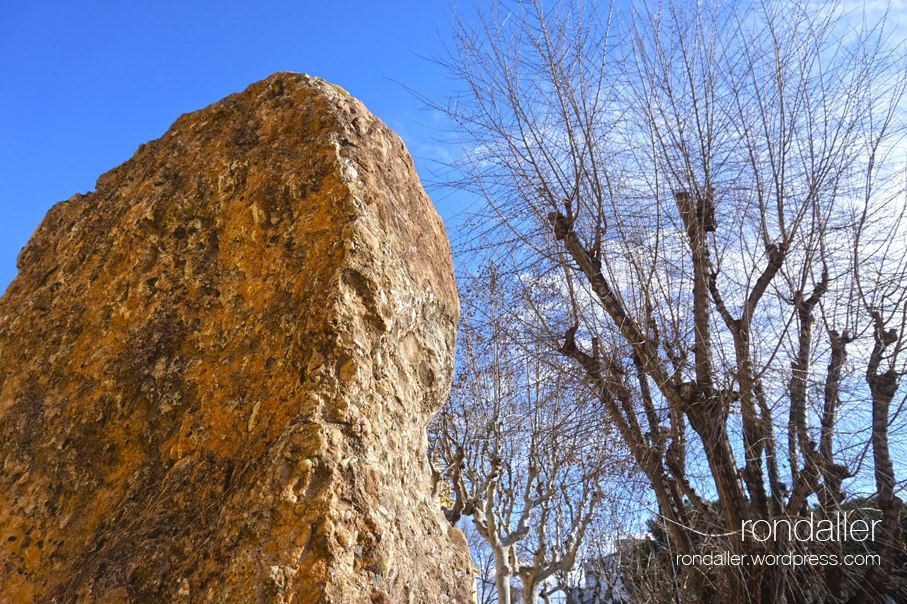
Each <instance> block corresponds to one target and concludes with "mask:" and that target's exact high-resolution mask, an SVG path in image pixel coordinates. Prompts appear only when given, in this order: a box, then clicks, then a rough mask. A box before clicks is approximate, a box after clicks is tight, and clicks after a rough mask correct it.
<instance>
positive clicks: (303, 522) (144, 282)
mask: <svg viewBox="0 0 907 604" xmlns="http://www.w3.org/2000/svg"><path fill="white" fill-rule="evenodd" d="M18 267H19V274H18V276H17V277H16V279H15V280H14V281H13V283H12V284H11V285H10V286H9V289H8V290H7V291H6V294H5V295H4V296H3V298H2V300H0V439H2V440H0V443H2V444H0V594H2V597H0V600H2V602H4V603H6V602H23V603H24V602H59V603H68V602H103V603H107V604H115V603H124V604H125V603H142V602H288V603H289V602H293V603H297V604H302V603H305V602H322V603H327V602H333V603H336V604H340V603H348V602H350V603H356V602H368V603H377V602H395V603H396V602H402V603H407V604H409V603H434V602H457V603H460V602H463V603H465V602H470V601H471V596H470V586H471V583H472V581H471V574H470V566H469V560H468V552H467V551H466V550H465V548H464V545H465V541H464V540H463V537H462V534H459V533H458V532H457V531H456V529H449V528H447V526H446V523H445V522H444V521H443V517H442V516H441V513H440V510H439V508H438V507H437V506H436V505H434V504H433V503H432V502H431V500H430V496H429V488H428V484H427V483H428V469H427V462H426V459H425V454H424V451H425V424H426V422H427V421H428V419H429V418H430V416H431V415H432V413H434V412H435V411H436V410H437V409H438V408H439V406H440V405H441V403H442V401H443V399H444V398H445V397H446V395H447V391H448V387H449V384H450V380H451V374H452V363H453V347H454V331H455V326H456V323H457V314H458V305H457V298H456V288H455V285H454V278H453V270H452V266H451V260H450V251H449V247H448V243H447V239H446V236H445V233H444V229H443V225H442V223H441V221H440V219H439V218H438V215H437V214H436V212H435V210H434V208H433V207H432V205H431V202H430V201H429V199H428V198H427V197H426V195H425V193H424V192H423V190H422V188H421V185H420V183H419V180H418V178H417V176H416V173H415V170H414V168H413V164H412V160H411V159H410V157H409V155H408V154H407V152H406V150H405V148H404V146H403V143H402V142H401V141H400V139H399V138H398V137H397V136H396V135H394V134H393V133H392V132H391V131H390V130H388V129H387V128H386V127H385V126H384V125H383V124H382V123H381V122H380V121H379V120H378V119H377V118H375V117H373V116H372V115H371V114H370V113H368V111H367V110H366V109H365V108H364V106H363V105H362V104H361V103H360V102H359V101H357V100H356V99H353V98H351V97H350V96H349V95H348V94H347V93H346V92H345V91H343V90H342V89H340V88H338V87H336V86H333V85H331V84H328V83H326V82H324V81H322V80H319V79H317V78H311V77H308V76H305V75H300V74H291V73H277V74H274V75H273V76H271V77H269V78H268V79H266V80H264V81H261V82H258V83H255V84H253V85H251V86H250V87H249V88H248V89H247V90H245V91H244V92H242V93H238V94H234V95H231V96H229V97H227V98H226V99H224V100H222V101H220V102H218V103H215V104H213V105H211V106H209V107H207V108H205V109H202V110H200V111H196V112H194V113H190V114H186V115H183V116H182V117H180V118H179V119H178V120H177V121H176V123H175V124H173V126H172V127H171V128H170V130H169V131H168V132H167V133H166V134H165V135H164V136H163V137H162V138H160V139H158V140H154V141H151V142H149V143H147V144H145V145H142V146H140V147H139V150H138V151H137V152H136V153H135V155H134V157H132V158H131V159H130V160H128V161H127V162H126V163H124V164H123V165H121V166H119V167H117V168H114V169H113V170H111V171H109V172H107V173H106V174H104V175H102V176H101V177H100V178H99V179H98V182H97V190H96V191H94V192H93V193H89V194H87V195H75V196H74V197H72V198H71V199H69V200H68V201H64V202H61V203H58V204H57V205H55V206H54V207H53V208H52V209H51V210H50V211H49V212H48V213H47V216H45V218H44V220H43V221H42V222H41V224H40V226H39V227H38V229H37V230H36V231H35V233H34V234H33V235H32V237H31V239H30V240H29V242H28V244H27V245H26V246H25V247H24V248H23V249H22V252H21V254H20V256H19V259H18Z"/></svg>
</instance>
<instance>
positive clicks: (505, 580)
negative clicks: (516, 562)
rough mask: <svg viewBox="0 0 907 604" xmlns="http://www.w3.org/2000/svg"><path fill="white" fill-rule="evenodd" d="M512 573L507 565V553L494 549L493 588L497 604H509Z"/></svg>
mask: <svg viewBox="0 0 907 604" xmlns="http://www.w3.org/2000/svg"><path fill="white" fill-rule="evenodd" d="M512 576H513V573H512V571H511V569H510V566H509V565H508V564H507V551H506V550H501V549H499V548H494V587H495V589H496V590H497V592H498V604H510V577H512Z"/></svg>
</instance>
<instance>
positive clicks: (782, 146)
mask: <svg viewBox="0 0 907 604" xmlns="http://www.w3.org/2000/svg"><path fill="white" fill-rule="evenodd" d="M641 6H642V8H639V9H638V10H636V12H627V11H628V10H629V9H626V10H624V11H619V10H613V11H610V12H608V11H604V12H603V11H602V10H601V7H599V6H596V5H584V4H580V3H574V2H559V3H554V4H553V5H551V6H548V5H543V4H542V3H541V2H539V1H536V2H529V3H522V2H520V3H517V2H514V3H505V2H492V3H491V4H490V6H489V7H488V8H487V9H486V10H484V11H480V12H478V13H477V15H476V17H475V19H474V20H467V19H466V18H463V17H461V16H457V15H455V16H454V18H453V21H452V22H453V26H454V27H453V30H454V32H453V36H454V38H453V43H452V44H453V45H452V47H451V48H450V57H449V58H448V59H447V60H445V61H442V62H443V63H444V64H445V65H446V67H447V68H448V69H449V71H450V72H451V74H452V76H453V77H454V78H456V79H457V80H458V81H460V82H461V83H463V85H464V87H463V90H462V91H461V92H460V93H458V94H457V95H455V96H454V97H452V98H451V99H450V102H449V103H446V104H435V105H434V106H435V107H436V108H438V109H441V110H443V111H445V112H446V113H447V115H448V116H449V117H450V118H451V119H452V120H453V122H454V124H455V127H456V131H457V135H458V137H459V140H461V141H462V142H463V143H464V144H465V148H466V153H465V157H464V161H463V162H461V163H459V164H458V165H457V166H456V169H457V171H458V174H459V175H460V176H459V179H458V181H457V182H456V183H455V184H456V186H459V187H461V188H464V189H466V190H469V191H471V192H473V193H475V194H476V195H477V196H478V197H479V198H480V199H482V200H483V201H484V206H482V208H480V209H479V210H477V211H476V213H475V214H474V216H473V219H474V221H473V223H472V231H471V232H470V234H469V236H470V237H472V236H475V234H476V233H480V234H481V236H482V237H483V239H482V242H483V243H484V241H486V240H487V241H493V242H495V245H494V246H492V247H490V248H489V247H487V246H485V245H482V246H477V247H479V248H480V251H481V252H482V253H484V254H491V255H493V257H494V259H495V261H496V262H498V263H500V264H501V265H502V266H507V267H508V268H509V272H510V274H512V275H514V276H515V277H516V278H517V279H519V280H520V281H521V282H522V283H523V285H524V293H523V297H524V299H525V300H527V301H528V302H527V304H528V305H529V306H530V307H531V308H532V309H533V313H532V314H531V315H530V316H529V317H528V318H527V315H526V313H525V312H523V311H521V313H520V314H519V315H518V316H513V317H512V318H511V319H510V320H511V321H512V322H514V323H520V322H526V321H529V320H530V319H531V322H533V324H534V325H535V328H536V329H537V331H538V334H539V337H540V339H541V340H545V339H547V341H548V342H552V343H553V344H552V348H554V349H556V350H557V351H558V352H559V353H560V354H561V355H562V356H563V358H564V359H565V361H567V363H566V364H565V365H564V368H565V372H564V375H565V376H575V375H577V374H576V373H575V370H579V372H578V373H579V378H578V380H577V381H576V382H574V383H573V384H572V385H565V387H566V388H567V391H570V392H577V397H578V398H581V397H580V395H579V394H578V390H577V389H578V388H580V387H583V388H585V389H586V391H587V392H588V393H590V394H591V395H593V396H594V397H595V398H596V399H597V400H598V401H599V402H600V404H601V406H602V408H603V409H604V410H605V411H606V413H607V416H608V418H609V419H610V421H611V423H612V425H613V426H614V428H615V431H616V433H617V434H618V435H619V438H620V439H621V440H622V442H623V443H624V444H625V445H626V447H628V448H629V450H630V451H631V452H632V455H633V457H634V459H635V461H636V463H637V464H638V467H639V469H640V470H641V471H642V473H643V474H644V475H645V476H646V477H647V481H648V484H649V486H650V488H651V489H652V491H653V493H654V496H655V498H656V499H657V502H658V508H659V513H660V515H661V518H662V520H663V522H664V524H665V525H666V526H667V531H668V534H669V537H670V540H671V543H672V544H673V545H672V547H673V548H674V549H675V553H676V554H679V555H692V554H697V553H700V554H701V553H704V552H712V551H723V552H728V553H729V554H733V555H736V556H740V557H741V558H740V559H741V560H742V561H743V562H742V563H741V564H739V565H726V566H720V567H719V566H705V565H700V566H688V567H685V568H684V569H683V571H684V573H685V578H684V581H685V584H684V589H686V590H688V591H689V592H690V593H692V594H695V595H696V596H697V597H698V598H699V600H700V601H706V602H729V601H733V602H780V601H785V600H786V601H788V602H793V601H806V600H808V599H816V598H818V599H821V600H823V601H827V602H843V601H851V602H870V601H873V600H874V599H876V598H878V597H879V596H880V595H881V594H885V593H888V592H890V591H892V590H894V589H896V588H897V587H898V586H897V585H896V584H895V583H894V581H893V580H892V565H893V561H894V558H895V556H896V555H897V554H898V553H899V551H900V548H901V543H902V541H901V538H900V528H899V524H898V518H899V514H900V510H901V507H902V504H901V500H900V499H899V497H898V496H897V494H898V492H899V491H900V489H901V488H903V484H902V483H899V482H898V481H897V480H896V478H895V462H894V461H893V460H892V455H891V447H892V440H891V435H892V431H899V430H902V429H903V427H904V423H903V417H902V411H903V406H904V399H903V398H901V399H896V395H897V392H898V385H899V379H900V376H901V375H903V373H904V371H905V353H904V346H905V344H907V339H905V333H904V332H905V325H907V321H905V313H907V294H905V291H907V279H905V277H907V264H905V260H904V258H905V256H907V254H905V245H904V241H905V234H907V233H905V230H907V229H905V224H904V221H903V218H904V212H905V209H904V186H903V185H904V182H903V172H902V166H898V165H893V162H895V161H903V157H899V156H898V155H897V154H898V153H902V152H903V146H902V144H903V141H904V138H903V135H904V121H903V117H904V114H903V102H902V101H903V95H904V88H905V77H904V72H903V66H904V65H905V62H904V56H903V52H902V50H901V49H899V48H894V49H892V48H890V47H889V46H888V45H887V44H888V42H887V39H886V37H885V36H884V35H883V34H884V28H883V25H884V21H881V22H880V24H879V25H876V26H868V25H866V22H867V19H866V18H865V16H864V18H862V19H861V18H860V15H856V16H854V15H847V14H843V13H842V11H841V9H840V7H838V6H829V7H821V8H817V7H816V5H814V4H808V3H806V2H805V1H802V2H801V1H796V0H795V1H792V2H773V1H771V0H766V1H764V2H752V3H733V2H732V3H730V4H717V3H715V4H711V3H692V2H691V3H684V2H679V1H675V0H665V1H664V2H660V3H659V2H656V3H651V4H647V3H643V4H642V5H641ZM892 406H894V408H893V409H892ZM896 459H897V458H895V461H896ZM493 474H494V472H492V473H491V474H490V475H493ZM527 476H529V474H527ZM486 480H487V479H486ZM482 484H484V483H482ZM489 484H490V483H489ZM861 491H866V492H868V494H871V495H873V496H874V497H875V500H876V501H877V502H878V505H879V508H880V509H881V518H882V520H881V523H880V526H879V529H878V533H877V535H876V550H875V551H876V552H877V553H878V555H879V556H880V560H881V563H880V564H878V565H875V566H871V567H869V569H868V570H867V569H865V568H858V567H846V566H844V565H843V561H842V559H841V555H842V550H841V547H840V545H841V544H840V542H839V541H836V540H828V541H827V542H826V543H824V547H825V553H826V554H827V555H828V556H829V558H827V559H829V560H835V561H836V562H837V563H836V564H827V565H825V566H824V567H823V566H821V565H820V566H818V567H816V568H813V567H812V566H810V565H800V566H785V565H767V564H758V563H753V561H754V560H755V558H754V557H755V556H761V555H766V554H782V553H787V552H788V551H790V550H791V549H792V548H793V549H796V548H806V549H804V550H803V551H807V550H808V548H809V547H811V545H810V544H804V543H800V542H799V541H798V539H797V538H796V536H795V537H794V538H793V539H791V538H790V536H789V534H788V533H784V534H783V535H780V534H777V533H773V534H772V538H767V539H765V540H761V537H763V536H765V533H764V532H763V533H758V532H757V533H753V530H752V529H753V526H763V527H764V526H768V527H772V526H775V527H777V526H779V525H778V524H777V522H778V521H779V520H781V521H785V520H786V521H787V522H788V523H789V524H791V523H792V522H793V521H794V520H796V519H797V518H798V517H802V516H803V515H807V516H808V514H807V510H808V506H809V505H811V504H812V503H815V504H816V505H818V509H819V511H820V515H819V517H820V518H821V519H825V520H829V519H832V518H834V514H835V512H836V511H839V510H840V506H841V503H842V502H843V501H844V500H845V499H846V498H847V497H848V495H850V494H854V493H858V492H861ZM527 496H528V495H527ZM709 500H714V503H715V504H714V505H712V504H710V502H709ZM526 501H527V502H528V501H529V499H527V500H526ZM693 516H695V519H694V518H693ZM761 521H765V524H764V525H762V524H760V522H761ZM789 524H788V525H789ZM748 526H749V529H747V527H748ZM780 526H781V527H782V528H783V527H784V526H787V525H786V524H785V523H784V522H782V523H781V524H780ZM518 530H520V529H518ZM782 532H783V531H782Z"/></svg>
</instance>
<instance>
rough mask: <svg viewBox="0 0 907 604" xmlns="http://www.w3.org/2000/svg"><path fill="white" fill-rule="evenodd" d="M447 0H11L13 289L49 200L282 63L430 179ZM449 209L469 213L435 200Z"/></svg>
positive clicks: (1, 70)
mask: <svg viewBox="0 0 907 604" xmlns="http://www.w3.org/2000/svg"><path fill="white" fill-rule="evenodd" d="M447 11H448V8H447V4H446V2H444V1H443V0H441V1H434V0H428V1H426V2H413V1H409V2H407V1H394V0H384V1H382V2H362V1H359V0H356V1H339V2H336V3H334V4H329V3H327V2H314V1H312V0H297V1H295V2H294V1H289V0H287V1H284V0H280V1H262V2H257V3H255V4H254V5H253V3H250V2H235V1H229V0H226V1H225V0H221V1H218V2H214V1H211V0H203V1H192V0H189V1H186V0H183V1H181V2H176V1H172V0H157V1H155V2H128V1H127V2H123V1H119V2H113V1H107V0H105V1H98V0H91V1H90V2H82V3H75V2H60V1H53V0H29V1H28V2H19V1H16V0H0V115H2V119H0V215H2V220H0V292H2V291H4V290H5V289H6V287H7V285H8V284H9V282H10V281H12V279H13V277H15V275H16V264H15V263H16V255H17V254H18V253H19V250H20V249H21V248H22V246H23V245H25V242H26V241H27V240H28V237H29V236H30V235H31V233H32V231H33V230H34V229H35V227H36V226H37V225H38V223H39V222H40V221H41V218H42V217H43V216H44V214H45V212H47V210H48V208H50V206H51V205H53V204H54V203H56V202H57V201H60V200H63V199H68V198H69V197H70V196H72V195H73V194H74V193H84V192H86V191H89V190H93V189H94V183H95V180H96V179H97V177H98V176H100V175H101V174H102V173H103V172H105V171H107V170H109V169H110V168H113V167H114V166H117V165H119V164H120V163H122V162H124V161H126V160H127V159H128V158H129V157H131V156H132V154H133V152H134V151H135V149H136V148H137V147H138V146H139V144H141V143H144V142H146V141H148V140H151V139H154V138H158V137H159V136H161V135H162V134H163V133H164V132H165V131H166V130H167V128H168V127H169V126H170V124H171V123H173V121H174V120H176V118H177V117H179V115H180V114H182V113H186V112H189V111H194V110H196V109H200V108H202V107H204V106H206V105H209V104H211V103H213V102H215V101H217V100H219V99H221V98H223V97H225V96H227V95H228V94H231V93H233V92H237V91H240V90H243V89H244V88H245V87H246V86H248V85H249V84H250V83H252V82H255V81H257V80H260V79H262V78H265V77H267V76H268V75H269V74H271V73H273V72H275V71H298V72H305V73H308V74H310V75H316V76H319V77H322V78H324V79H326V80H328V81H330V82H332V83H335V84H338V85H340V86H342V87H343V88H345V89H346V90H347V91H349V92H350V94H352V95H353V96H355V97H357V98H359V99H360V100H362V101H363V102H364V103H365V105H366V107H368V108H369V110H371V111H372V113H374V114H375V115H377V116H378V117H380V118H381V119H382V120H383V121H384V122H385V124H387V125H388V126H390V127H391V128H392V129H394V130H395V131H396V132H397V133H398V134H399V135H400V136H401V137H402V138H403V140H404V142H405V143H406V145H407V147H408V148H409V150H410V152H411V153H412V154H413V155H414V156H415V159H416V166H417V168H418V169H419V173H420V175H422V176H423V178H426V177H427V176H428V170H429V169H430V168H431V167H432V166H431V162H430V161H429V160H430V159H431V158H437V157H440V156H441V155H440V154H443V153H444V152H445V151H444V149H442V148H440V146H439V145H436V144H433V143H432V138H433V137H434V136H436V133H435V132H433V131H432V129H431V128H430V127H429V126H431V125H438V124H439V122H438V119H439V118H438V116H437V115H435V114H433V113H429V112H425V111H420V107H421V104H420V103H419V102H418V101H417V100H416V99H414V98H413V97H412V96H411V95H410V94H409V93H408V92H407V91H406V90H404V89H403V88H402V87H401V86H400V84H397V83H395V82H394V81H391V80H396V81H399V82H401V83H403V84H406V85H408V86H411V87H413V88H415V89H417V90H419V91H420V92H423V93H425V94H428V95H430V96H433V97H439V96H441V95H443V94H444V93H445V92H446V91H447V90H448V89H449V88H450V82H449V81H448V80H446V79H445V77H444V73H443V70H442V69H440V68H439V67H437V66H436V65H433V64H432V63H430V62H429V61H426V60H425V59H422V58H420V57H419V56H417V54H418V55H423V56H437V55H439V54H441V53H442V52H443V47H442V43H441V40H440V39H439V32H440V33H441V34H442V35H443V34H444V32H445V31H446V29H447V24H446V23H447V22H446V14H447ZM435 197H436V205H437V206H438V209H439V211H440V212H441V214H442V216H444V217H445V218H448V217H450V216H451V215H452V214H453V213H455V212H456V211H457V209H456V208H455V207H454V205H455V204H454V203H453V202H452V201H451V200H446V201H445V200H441V199H439V198H438V196H437V195H436V196H435Z"/></svg>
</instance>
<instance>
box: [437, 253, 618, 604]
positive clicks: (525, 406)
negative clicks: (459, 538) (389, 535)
mask: <svg viewBox="0 0 907 604" xmlns="http://www.w3.org/2000/svg"><path fill="white" fill-rule="evenodd" d="M494 273H495V269H494V267H493V266H491V267H489V268H488V269H486V276H487V279H485V281H484V286H485V287H483V288H482V289H481V290H480V291H472V292H468V293H467V292H466V291H465V289H467V288H468V287H469V286H468V285H464V286H462V289H464V292H463V293H462V294H461V304H462V306H463V313H462V318H461V325H460V331H459V336H458V360H457V363H458V368H457V374H456V376H455V379H454V384H453V388H452V391H451V397H450V401H449V402H448V404H447V406H446V407H445V408H444V409H443V410H442V412H441V413H440V414H439V416H438V417H437V418H436V420H435V421H434V423H433V425H432V427H431V428H430V431H429V432H430V441H431V451H430V457H432V465H433V470H434V472H435V479H436V481H437V483H436V484H438V485H439V486H440V485H441V484H443V483H444V482H446V483H447V484H449V485H450V488H451V496H450V501H449V502H448V503H449V504H450V507H449V509H448V510H447V515H448V519H449V520H450V522H451V523H452V524H454V525H456V524H457V522H458V521H459V520H460V519H461V517H463V516H469V517H471V520H472V522H473V524H474V525H475V528H476V531H477V532H478V533H479V534H480V535H481V536H482V537H483V538H484V539H485V541H486V542H487V544H488V546H489V548H490V549H491V550H492V552H493V553H494V564H495V569H494V575H495V587H496V591H497V597H498V602H499V603H501V604H509V603H510V602H511V601H512V593H511V585H512V583H513V582H514V581H516V580H518V581H519V583H520V584H521V586H522V593H523V601H524V602H526V603H527V604H530V603H531V604H534V603H536V602H538V599H539V596H540V594H546V593H547V592H546V589H548V590H550V589H553V587H552V586H548V587H547V588H546V584H547V583H552V584H553V583H554V582H555V581H554V578H555V575H556V574H557V573H566V572H570V571H572V570H573V569H574V568H575V567H576V565H577V558H578V556H579V555H580V553H581V547H582V543H583V539H584V536H585V534H586V530H587V528H588V526H589V524H590V522H591V521H592V519H593V515H594V512H595V509H596V507H597V506H598V504H599V503H600V501H601V500H602V497H603V494H604V490H603V488H604V487H605V486H606V485H605V484H603V474H604V472H605V471H606V470H607V468H608V467H609V464H615V463H620V462H621V460H619V459H617V460H615V458H614V456H613V455H612V453H611V452H609V451H607V450H606V448H605V447H604V446H603V444H602V443H601V442H600V441H599V439H598V436H599V435H600V430H601V429H603V425H602V422H601V421H600V418H601V414H600V412H599V411H598V410H597V409H596V401H595V400H594V399H592V398H591V397H589V396H588V394H587V393H585V392H582V393H580V394H581V395H582V396H583V397H585V398H584V399H577V398H576V397H575V396H573V393H572V390H573V389H572V388H571V387H570V385H569V384H566V383H564V380H563V375H562V374H561V373H559V372H554V371H551V370H550V369H549V367H548V366H547V364H546V359H545V354H544V353H542V352H541V351H540V350H539V348H538V346H537V345H535V344H533V342H532V341H531V338H528V339H527V338H525V337H523V338H520V337H518V336H517V335H516V332H515V331H514V330H513V329H512V328H510V329H504V327H503V325H502V321H504V320H506V316H505V315H503V314H502V313H501V310H502V308H504V307H512V306H513V305H512V304H510V303H508V302H507V297H508V296H507V294H506V292H505V290H506V287H505V286H502V285H501V283H500V282H499V280H498V279H497V278H496V277H495V276H494ZM464 281H465V283H469V282H470V281H469V280H464ZM461 282H462V281H461ZM524 335H525V334H524Z"/></svg>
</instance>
